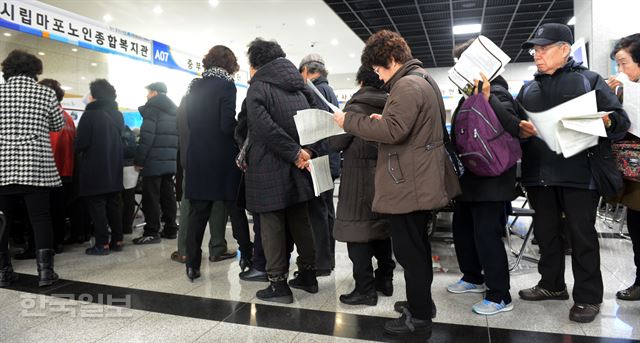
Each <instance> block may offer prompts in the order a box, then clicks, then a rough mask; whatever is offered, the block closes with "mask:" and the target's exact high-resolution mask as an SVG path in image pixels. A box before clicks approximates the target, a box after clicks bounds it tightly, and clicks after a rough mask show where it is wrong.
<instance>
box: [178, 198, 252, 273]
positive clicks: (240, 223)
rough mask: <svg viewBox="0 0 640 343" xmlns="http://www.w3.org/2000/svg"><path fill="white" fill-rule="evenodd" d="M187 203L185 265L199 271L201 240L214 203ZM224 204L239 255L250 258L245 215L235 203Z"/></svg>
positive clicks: (202, 201) (249, 240)
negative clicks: (188, 205)
mask: <svg viewBox="0 0 640 343" xmlns="http://www.w3.org/2000/svg"><path fill="white" fill-rule="evenodd" d="M189 203H190V207H189V214H188V216H189V217H188V218H187V256H188V261H187V264H188V265H189V266H190V267H193V268H196V269H200V264H201V262H202V248H201V246H202V240H203V238H204V231H205V229H206V228H207V223H208V222H209V217H210V215H211V208H212V206H213V203H214V201H210V200H193V199H190V200H189ZM224 204H225V208H226V210H227V213H229V216H230V218H231V228H232V230H233V238H235V239H236V241H238V245H239V246H240V253H241V254H244V255H245V256H249V258H251V256H252V255H253V252H252V243H251V237H250V235H249V221H248V220H247V214H246V212H245V210H244V209H242V208H239V207H238V206H236V205H235V202H231V201H225V202H224Z"/></svg>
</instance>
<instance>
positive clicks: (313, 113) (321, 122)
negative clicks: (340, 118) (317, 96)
mask: <svg viewBox="0 0 640 343" xmlns="http://www.w3.org/2000/svg"><path fill="white" fill-rule="evenodd" d="M293 120H294V121H295V123H296V129H297V130H298V136H299V137H300V144H301V145H308V144H313V143H315V142H317V141H319V140H321V139H325V138H328V137H331V136H337V135H341V134H344V133H345V132H344V130H343V129H341V128H340V126H338V124H336V122H335V121H334V120H333V114H331V113H329V112H327V111H323V110H318V109H308V110H302V111H298V113H297V114H296V115H295V116H293Z"/></svg>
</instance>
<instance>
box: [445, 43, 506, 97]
mask: <svg viewBox="0 0 640 343" xmlns="http://www.w3.org/2000/svg"><path fill="white" fill-rule="evenodd" d="M510 60H511V58H510V57H509V56H507V54H505V53H504V51H502V50H500V48H499V47H498V46H497V45H495V44H494V43H493V42H492V41H491V40H490V39H489V38H487V37H485V36H478V38H477V39H476V40H475V41H474V42H473V43H471V45H470V46H469V47H468V48H467V50H465V51H464V52H463V53H462V56H460V59H459V60H458V62H457V63H456V65H454V66H453V68H451V69H449V80H451V82H453V84H454V85H456V86H457V87H458V88H459V89H460V90H461V91H462V92H463V93H465V94H466V95H471V92H472V91H473V87H474V80H480V81H482V76H480V72H482V73H484V74H485V75H486V76H487V78H488V79H489V81H491V80H493V79H495V78H496V77H497V76H498V75H500V74H502V72H504V67H505V65H507V63H509V61H510Z"/></svg>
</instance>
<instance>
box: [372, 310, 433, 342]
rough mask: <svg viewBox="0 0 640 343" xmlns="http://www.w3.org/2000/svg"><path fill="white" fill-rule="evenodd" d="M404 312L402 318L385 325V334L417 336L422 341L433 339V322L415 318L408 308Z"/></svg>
mask: <svg viewBox="0 0 640 343" xmlns="http://www.w3.org/2000/svg"><path fill="white" fill-rule="evenodd" d="M402 312H403V313H402V316H400V318H398V319H394V320H390V321H388V322H386V323H384V333H386V334H388V335H394V336H398V335H417V336H420V338H421V339H429V338H430V337H431V326H432V324H431V320H427V319H417V318H413V316H412V315H411V312H409V310H408V309H407V308H404V309H403V310H402Z"/></svg>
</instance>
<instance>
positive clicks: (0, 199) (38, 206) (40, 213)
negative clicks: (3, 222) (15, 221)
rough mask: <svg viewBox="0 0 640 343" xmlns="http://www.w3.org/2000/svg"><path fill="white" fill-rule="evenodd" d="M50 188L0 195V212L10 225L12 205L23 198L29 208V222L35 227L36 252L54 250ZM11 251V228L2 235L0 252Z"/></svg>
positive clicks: (0, 234)
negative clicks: (17, 199)
mask: <svg viewBox="0 0 640 343" xmlns="http://www.w3.org/2000/svg"><path fill="white" fill-rule="evenodd" d="M49 193H50V190H49V188H42V190H40V191H36V192H32V193H25V194H15V195H0V211H2V212H3V213H4V214H5V215H6V216H7V223H10V222H11V220H10V218H11V212H12V206H11V205H12V204H14V203H15V202H16V198H19V197H22V199H24V203H25V204H26V206H27V213H28V214H29V221H30V222H31V226H32V227H33V233H34V236H35V237H34V238H35V246H36V250H40V249H51V248H53V227H52V223H51V211H50V206H51V205H50V203H49V201H50V199H49ZM7 251H9V228H8V227H5V229H4V230H3V231H2V232H1V233H0V252H7Z"/></svg>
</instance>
